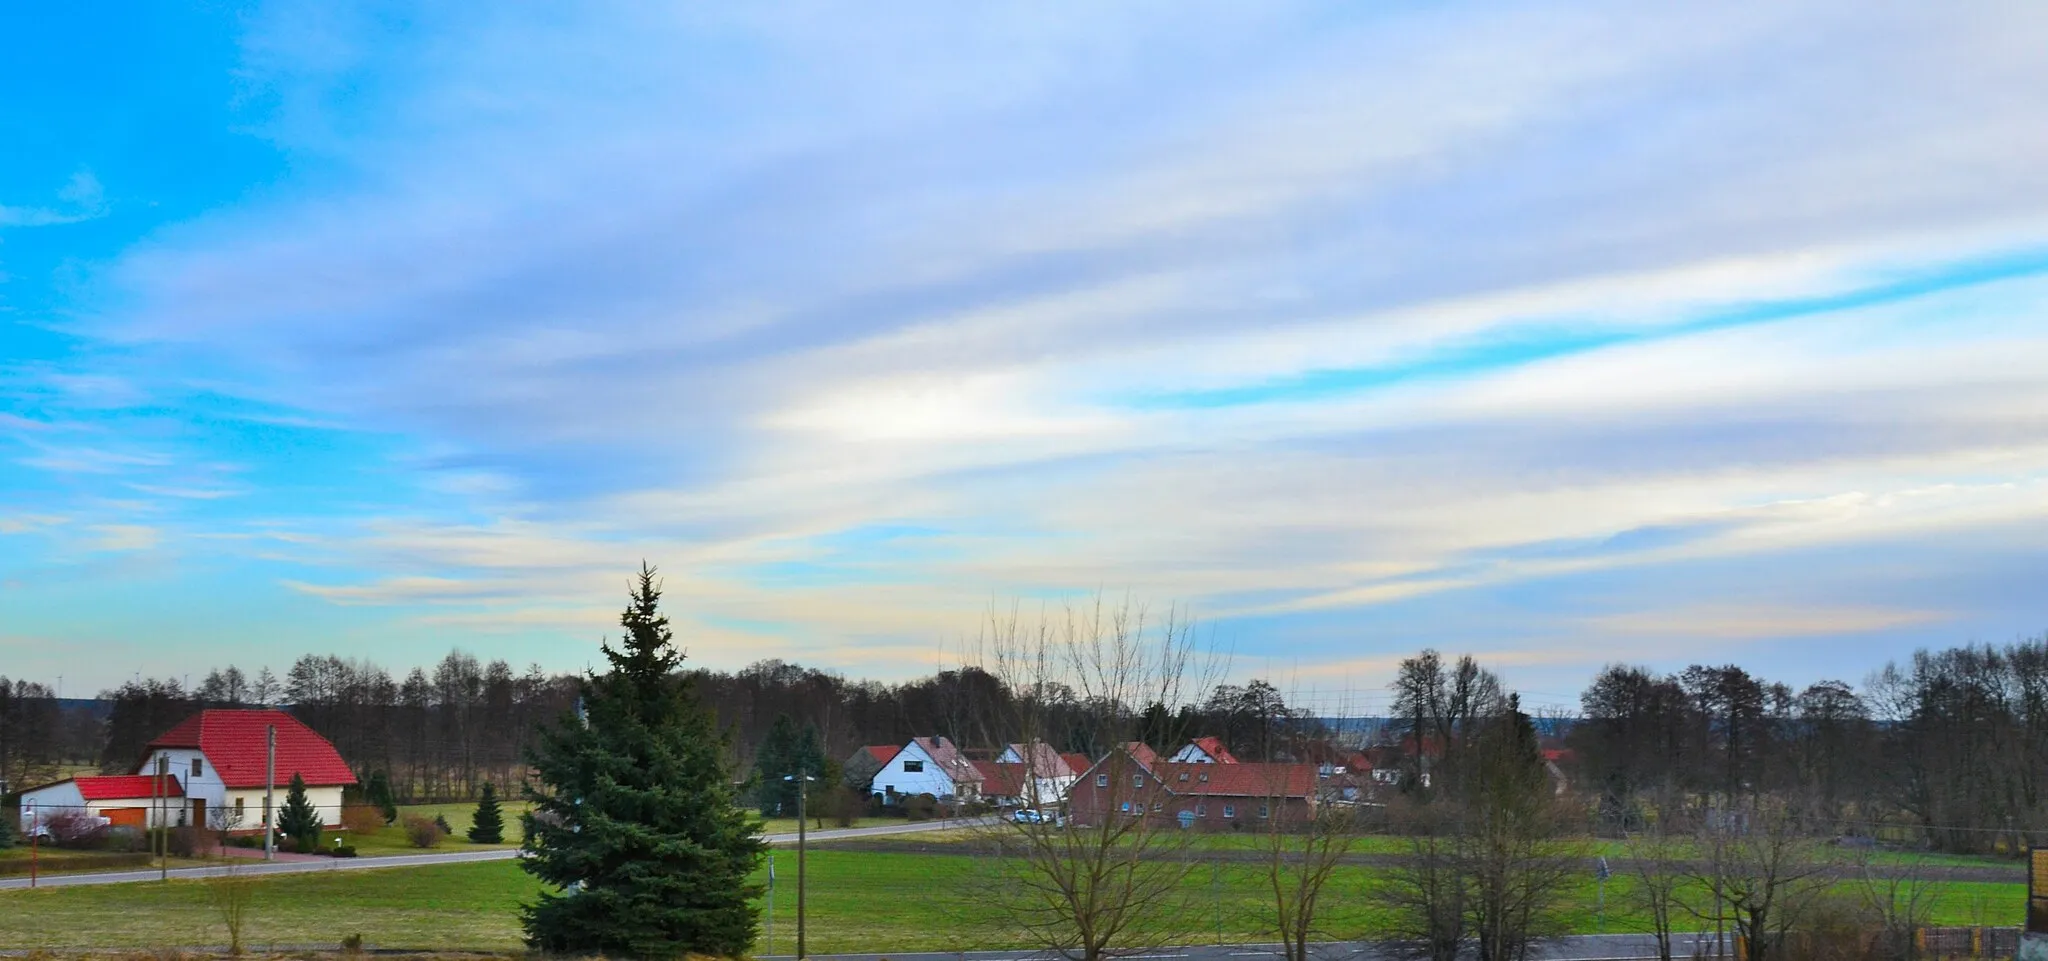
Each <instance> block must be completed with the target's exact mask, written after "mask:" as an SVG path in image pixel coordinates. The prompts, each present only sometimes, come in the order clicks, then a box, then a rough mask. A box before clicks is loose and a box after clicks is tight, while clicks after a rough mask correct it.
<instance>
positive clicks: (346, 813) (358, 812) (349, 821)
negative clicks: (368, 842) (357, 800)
mask: <svg viewBox="0 0 2048 961" xmlns="http://www.w3.org/2000/svg"><path fill="white" fill-rule="evenodd" d="M386 823H387V822H386V821H385V820H384V811H383V810H382V809H381V808H379V807H377V806H376V805H374V804H351V805H349V806H347V807H344V808H342V809H341V826H342V828H343V829H344V830H346V831H349V832H350V833H353V834H370V833H373V832H376V831H378V830H381V829H382V828H383V827H384V825H385V824H386Z"/></svg>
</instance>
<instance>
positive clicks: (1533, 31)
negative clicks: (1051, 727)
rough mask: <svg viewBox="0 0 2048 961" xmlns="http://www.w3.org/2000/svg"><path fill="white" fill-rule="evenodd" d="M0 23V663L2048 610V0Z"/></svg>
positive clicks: (535, 654)
mask: <svg viewBox="0 0 2048 961" xmlns="http://www.w3.org/2000/svg"><path fill="white" fill-rule="evenodd" d="M128 14H129V15H125V16H119V17H112V16H105V15H103V12H91V13H73V12H71V11H68V10H36V11H27V10H22V11H9V12H7V13H5V14H0V33H4V35H6V36H10V37H15V38H32V42H26V43H16V44H15V45H14V46H13V49H12V50H11V52H10V55H9V56H8V57H5V58H0V90H5V91H6V92H7V95H6V96H4V97H0V143H5V144H6V145H7V149H5V150H0V673H9V674H14V675H25V676H29V677H36V678H42V679H50V680H54V679H55V678H56V677H57V676H58V675H63V676H64V677H65V685H66V688H67V691H74V692H75V691H81V690H88V689H96V688H98V687H101V686H105V685H108V684H111V683H114V682H117V681H118V680H120V679H122V678H125V677H128V676H131V675H132V674H134V673H137V672H140V673H145V674H172V675H178V674H186V673H192V674H197V673H201V672H203V671H205V670H206V669H207V668H209V667H211V666H215V665H221V664H226V663H229V662H234V663H238V664H241V665H243V666H244V667H253V666H256V665H260V664H265V663H267V664H270V665H271V666H273V667H275V668H282V667H283V666H285V665H286V664H288V663H289V662H290V661H291V660H292V658H294V657H295V656H297V655H298V654H301V653H304V652H308V651H312V652H321V653H325V652H330V651H332V652H340V653H344V654H348V655H352V656H361V657H369V658H372V659H374V660H377V661H379V662H382V663H384V664H386V665H387V666H394V667H405V666H410V665H411V664H414V663H419V662H422V661H425V660H429V659H431V658H433V657H436V656H438V655H439V654H440V653H441V652H443V651H445V650H446V649H447V648H449V647H452V646H461V647H464V648H467V649H469V650H472V651H474V652H476V653H478V654H480V655H484V656H491V657H505V658H508V659H510V660H513V661H515V662H520V663H524V662H527V661H537V662H539V663H541V664H542V665H544V666H546V667H550V668H574V667H580V666H582V665H583V664H584V663H586V662H588V661H589V660H591V659H592V657H593V656H594V652H595V648H596V643H597V641H598V639H599V638H601V637H602V636H603V635H604V634H606V633H607V632H608V631H609V630H611V629H612V624H613V623H614V619H615V617H616V611H617V609H618V607H619V606H620V602H621V599H622V592H623V585H624V576H625V573H626V572H627V571H628V570H629V569H630V568H632V567H633V566H634V565H635V564H637V563H638V562H639V560H640V559H641V558H643V557H644V558H646V559H648V560H650V561H652V562H654V563H656V564H659V565H661V566H662V567H663V569H664V570H665V571H666V572H667V573H668V576H669V582H668V583H669V588H670V598H671V602H672V605H673V607H674V609H675V611H676V613H677V615H678V620H679V626H680V627H681V633H682V634H683V636H684V637H685V638H686V639H687V641H688V644H689V646H690V649H691V652H692V655H693V656H694V657H696V658H698V659H700V660H701V661H703V662H705V663H708V664H712V665H715V666H724V667H730V666H737V665H739V664H743V663H745V662H747V661H750V660H753V659H756V658H760V657H770V656H774V657H782V658H785V659H791V660H799V661H803V662H806V663H816V664H822V665H827V666H832V667H837V668H840V669H843V670H845V671H847V672H849V673H852V674H856V675H872V676H881V677H905V676H910V675H913V674H917V673H921V672H924V671H928V670H930V669H932V668H933V667H934V666H935V665H937V664H939V663H941V662H942V661H943V660H944V659H946V657H947V656H948V655H947V653H946V652H947V650H948V649H949V648H953V647H957V645H958V643H959V642H960V641H961V640H962V639H963V638H964V637H967V636H971V635H972V634H973V633H974V632H975V630H976V628H977V625H978V623H979V621H980V615H981V613H982V612H984V611H985V610H986V609H987V608H988V607H989V605H990V604H991V603H992V602H994V603H998V604H1007V603H1009V602H1010V601H1012V600H1016V601H1020V602H1021V603H1023V604H1025V605H1026V606H1027V607H1029V606H1032V605H1039V604H1054V605H1056V604H1059V603H1061V602H1062V601H1063V600H1066V599H1071V598H1075V597H1082V596H1086V595H1088V594H1090V593H1092V592H1095V591H1098V590H1100V591H1106V592H1108V593H1110V594H1112V595H1115V596H1119V597H1121V596H1125V595H1128V596H1130V597H1133V598H1137V599H1140V600H1142V601H1144V602H1146V603H1149V604H1151V605H1153V606H1155V607H1164V606H1166V605H1169V604H1179V605H1183V606H1185V607H1186V608H1187V609H1188V610H1189V611H1191V612H1192V613H1194V614H1195V615H1196V616H1198V617H1199V618H1200V619H1201V622H1202V624H1203V625H1204V629H1205V630H1206V631H1208V632H1210V633H1211V636H1212V637H1213V638H1214V639H1215V640H1216V642H1217V643H1219V644H1221V645H1223V646H1226V647H1228V648H1229V649H1230V650H1231V651H1233V652H1234V653H1233V662H1232V663H1233V670H1234V671H1235V672H1236V673H1238V674H1239V675H1265V676H1271V677H1274V678H1276V679H1279V680H1281V681H1282V682H1283V684H1284V685H1285V686H1288V687H1291V688H1293V689H1295V690H1296V691H1298V692H1300V693H1301V694H1302V696H1304V697H1306V698H1309V699H1311V700H1317V699H1320V700H1322V701H1326V702H1329V703H1332V704H1334V703H1336V702H1339V701H1341V702H1343V704H1345V705H1346V706H1349V707H1352V708H1354V709H1356V708H1368V709H1369V708H1371V707H1372V706H1374V702H1375V701H1376V700H1377V699H1380V698H1381V696H1382V691H1383V684H1384V682H1385V680H1386V677H1387V673H1388V669H1389V667H1390V666H1391V664H1392V662H1393V661H1394V660H1395V659H1397V658H1398V657H1400V656H1402V655H1404V654H1407V653H1410V652H1412V651H1413V650H1415V649H1417V648H1419V647H1421V646H1423V645H1434V646H1438V647H1441V648H1444V649H1446V650H1453V651H1470V652H1473V653H1476V654H1479V655H1481V656H1482V657H1483V658H1485V659H1487V660H1488V661H1490V662H1491V663H1494V664H1496V665H1498V666H1499V667H1500V668H1501V669H1502V670H1503V672H1504V673H1505V674H1506V675H1507V676H1508V677H1509V679H1510V680H1511V681H1512V682H1514V683H1516V684H1518V685H1520V686H1521V687H1523V688H1524V689H1526V690H1528V691H1531V692H1533V693H1532V698H1531V699H1532V700H1533V701H1535V702H1537V703H1549V702H1569V701H1571V700H1573V699H1574V698H1575V694H1576V692H1577V691H1578V689H1579V688H1580V687H1581V686H1582V685H1583V682H1584V680H1585V678H1586V676H1587V675H1588V674H1589V673H1590V672H1591V671H1592V670H1594V669H1595V668H1597V667H1598V666H1599V665H1600V664H1602V663H1604V662H1607V661H1610V660H1615V659H1627V660H1632V661H1640V662H1645V663H1649V664H1652V665H1656V666H1663V667H1678V666H1683V665H1684V664H1686V663H1690V662H1693V661H1716V662H1724V661H1729V660H1734V661H1739V662H1741V663H1744V664H1746V665H1749V666H1751V667H1752V668H1754V669H1756V670H1758V671H1760V672H1762V673H1764V674H1766V675H1768V676H1770V677H1773V678H1782V679H1784V680H1787V681H1789V682H1793V683H1804V682H1807V681H1811V680H1815V679H1819V678H1822V677H1843V678H1846V679H1849V680H1851V681H1857V680H1860V679H1861V678H1862V677H1863V675H1864V674H1865V673H1866V672H1867V671H1868V670H1870V669H1871V668H1873V667H1875V666H1877V665H1878V664H1880V663H1881V662H1882V661H1883V660H1884V659H1886V658H1891V657H1899V656H1903V655H1906V654H1908V653H1910V652H1911V651H1912V650H1913V649H1914V648H1915V647H1917V646H1921V645H1942V644H1951V643H1959V642H1967V641H1991V642H2003V641H2007V640H2012V639H2015V638H2018V637H2022V636H2030V635H2033V634H2037V633H2039V632H2040V631H2042V630H2043V629H2044V628H2048V601H2044V600H2043V595H2042V593H2041V591H2040V589H2039V572H2040V571H2042V570H2044V569H2048V537H2044V536H2043V535H2044V534H2048V164H2043V163H2042V162H2041V158H2043V157H2048V125H2043V124H2042V123H2040V122H2039V121H2040V118H2041V117H2043V116H2048V61H2044V60H2043V59H2042V58H2041V57H2040V56H2039V55H2038V52H2039V50H2040V49H2042V47H2043V45H2044V44H2048V9H2044V8H2042V7H2041V6H2039V5H2037V4H2028V3H2009V4H1997V3H1991V4H1972V5H1969V6H1968V7H1963V8H1954V7H1949V8H1936V7H1926V8H1922V9H1917V10H1915V9H1873V8H1871V7H1869V5H1867V4H1851V3H1839V4H1836V3H1810V4H1800V5H1771V7H1770V8H1769V9H1756V10H1727V9H1723V8H1722V7H1721V6H1719V5H1705V4H1702V5H1692V6H1680V7H1665V6H1660V7H1657V8H1655V9H1650V8H1645V7H1643V6H1642V5H1640V4H1622V3H1615V4H1598V3H1572V4H1527V5H1517V4H1487V5H1476V4H1473V5H1467V4H1432V5H1426V6H1417V7H1385V6H1380V7H1373V6H1360V5H1355V4H1290V3H1268V4H1253V5H1246V4H1199V3H1198V4H1193V5H1190V4H1185V3H1173V4H1165V3H1156V4H1154V3H1132V4H1123V5H1117V6H1116V7H1114V8H1104V7H1101V6H1099V5H1080V4H1072V5H1069V4H1039V3H1022V4H1014V5H1005V4H987V5H973V6H971V7H968V8H962V7H959V6H958V5H943V4H934V5H918V4H904V5H884V6H881V7H876V6H873V5H835V4H786V5H746V8H745V9H739V10H704V9H673V10H671V9H662V8H660V7H658V6H655V7H650V6H647V5H633V4H628V5H618V6H612V5H605V4H578V5H575V6H574V7H573V8H569V9H565V10H555V11H542V12H536V11H533V10H530V9H514V8H512V7H510V6H507V5H490V4H463V5H425V6H420V7H413V6H407V5H403V4H376V5H351V4H346V3H322V4H310V3H309V4H295V3H284V4H275V5H271V4H262V5H248V6H236V5H228V4H217V5H190V6H189V7H187V6H181V5H172V4H162V5H151V4H138V5H135V6H134V7H132V8H131V9H129V11H128Z"/></svg>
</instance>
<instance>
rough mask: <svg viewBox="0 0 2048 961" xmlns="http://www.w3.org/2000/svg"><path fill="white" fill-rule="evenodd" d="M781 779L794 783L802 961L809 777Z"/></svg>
mask: <svg viewBox="0 0 2048 961" xmlns="http://www.w3.org/2000/svg"><path fill="white" fill-rule="evenodd" d="M782 779H783V780H785V781H795V782H796V956H797V961H803V959H804V958H807V957H809V956H810V955H809V954H807V953H806V951H805V944H804V842H805V840H806V839H807V838H808V836H809V832H808V831H806V830H805V827H804V822H805V811H804V801H805V795H807V794H809V793H810V792H809V791H806V790H805V789H804V788H805V784H806V782H808V781H810V780H811V777H810V775H808V774H804V773H802V772H801V771H799V772H798V773H796V774H786V775H783V778H782Z"/></svg>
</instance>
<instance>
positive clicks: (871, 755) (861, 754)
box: [840, 744, 903, 794]
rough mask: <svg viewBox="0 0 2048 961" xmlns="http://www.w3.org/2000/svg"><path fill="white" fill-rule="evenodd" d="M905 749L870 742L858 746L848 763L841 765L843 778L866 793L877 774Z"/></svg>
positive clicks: (852, 786) (859, 791) (848, 785)
mask: <svg viewBox="0 0 2048 961" xmlns="http://www.w3.org/2000/svg"><path fill="white" fill-rule="evenodd" d="M901 750H903V749H902V748H900V747H897V746H896V745H894V744H870V745H867V746H866V747H857V748H854V749H853V753H852V754H849V755H847V757H846V763H845V764H843V765H841V766H840V770H841V772H842V775H841V779H842V780H844V781H845V782H846V786H847V787H849V788H852V789H853V790H854V791H856V792H858V793H861V794H866V793H868V785H870V784H873V783H874V781H875V775H876V774H879V773H881V771H882V768H884V767H887V766H888V764H889V762H890V761H892V760H894V759H895V757H896V753H897V752H898V751H901Z"/></svg>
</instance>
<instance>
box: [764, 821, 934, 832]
mask: <svg viewBox="0 0 2048 961" xmlns="http://www.w3.org/2000/svg"><path fill="white" fill-rule="evenodd" d="M902 823H903V819H902V818H855V819H854V820H853V826H854V827H857V828H872V827H880V826H882V825H884V824H902ZM810 829H811V830H813V831H837V830H840V827H839V823H838V822H836V821H834V820H832V819H831V818H826V819H825V826H824V827H822V828H821V827H819V826H818V819H817V818H812V819H811V827H810ZM761 833H762V834H795V833H796V818H762V819H761Z"/></svg>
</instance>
